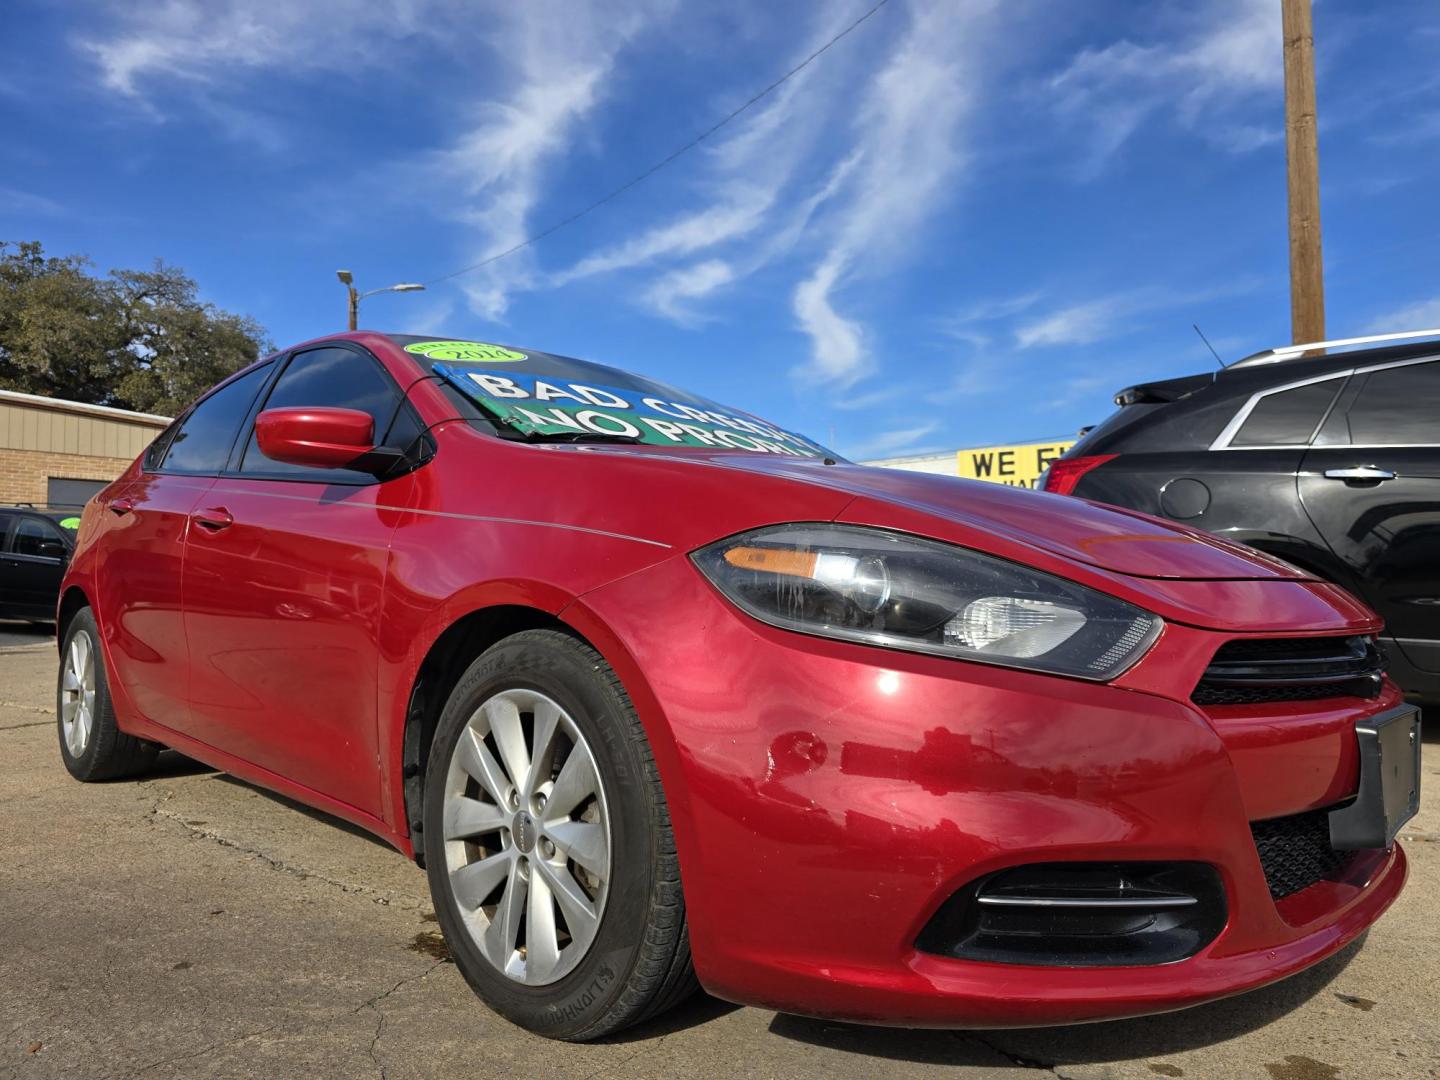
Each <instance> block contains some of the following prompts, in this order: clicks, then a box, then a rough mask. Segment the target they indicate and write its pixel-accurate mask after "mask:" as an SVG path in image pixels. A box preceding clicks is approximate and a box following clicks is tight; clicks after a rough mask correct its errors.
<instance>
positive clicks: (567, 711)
mask: <svg viewBox="0 0 1440 1080" xmlns="http://www.w3.org/2000/svg"><path fill="white" fill-rule="evenodd" d="M423 825H424V828H423V836H424V850H425V865H426V867H427V871H426V872H427V874H428V875H429V880H430V891H431V895H432V897H433V898H434V902H435V911H436V914H437V917H438V918H439V921H440V926H441V929H442V930H443V931H444V933H445V939H446V941H447V943H448V944H449V946H450V950H451V954H452V955H453V956H454V958H455V961H456V963H457V965H458V966H459V968H460V971H461V972H462V974H464V976H465V978H466V980H467V981H468V982H469V983H470V985H471V987H472V988H473V989H474V990H475V992H476V993H477V994H478V995H479V996H480V997H481V998H482V999H483V1000H484V1001H485V1002H486V1003H487V1004H488V1005H490V1007H491V1008H493V1009H495V1010H496V1011H497V1012H499V1013H501V1014H502V1015H504V1016H505V1017H507V1018H509V1019H510V1020H512V1021H514V1022H515V1023H517V1024H519V1025H520V1026H522V1027H524V1028H527V1029H529V1030H531V1031H534V1032H536V1033H538V1034H541V1035H546V1036H549V1037H551V1038H556V1039H568V1040H574V1041H580V1040H587V1039H595V1038H599V1037H601V1036H603V1035H606V1034H609V1033H611V1032H614V1031H617V1030H619V1029H620V1028H623V1027H627V1026H629V1025H631V1024H635V1023H638V1022H640V1021H642V1020H644V1019H647V1018H648V1017H650V1016H653V1015H655V1014H656V1013H658V1012H660V1011H662V1010H663V1009H666V1008H668V1007H669V1006H671V1005H672V1004H675V1003H676V1002H678V1001H679V1000H681V999H682V998H683V997H684V996H685V995H686V994H688V993H689V992H690V991H691V990H693V989H694V987H695V981H694V975H693V971H692V968H691V964H690V948H689V940H688V937H687V935H686V930H685V903H684V898H683V896H682V894H681V889H680V874H679V865H678V862H677V859H676V856H675V842H674V837H673V835H672V833H671V830H670V819H669V813H668V810H667V808H666V804H665V797H664V793H663V792H662V790H661V787H660V779H659V775H658V773H657V772H656V769H655V763H654V760H653V758H652V757H651V754H650V746H649V743H648V742H647V740H646V738H645V733H644V730H643V729H642V727H641V725H640V721H639V718H638V717H637V716H636V715H635V710H634V708H633V707H632V706H631V704H630V700H629V698H628V697H627V696H626V694H625V691H624V688H623V687H622V686H621V685H620V681H619V679H618V678H617V677H616V676H615V673H614V672H613V671H612V670H611V669H610V667H609V665H607V664H606V663H605V661H604V660H603V659H602V658H601V657H600V655H599V654H598V653H596V652H595V651H594V650H593V649H591V648H590V647H589V646H588V645H585V644H584V643H582V642H580V641H577V640H576V639H575V638H573V637H570V636H569V635H567V634H563V633H560V632H558V631H553V630H527V631H525V632H523V633H520V634H516V635H515V636H513V637H510V638H507V639H505V640H504V641H502V642H500V643H499V644H498V645H496V646H494V647H493V648H491V649H490V650H489V651H487V652H486V653H485V654H484V655H482V656H481V657H480V658H479V659H477V660H476V661H475V662H474V663H473V664H471V665H470V667H469V669H468V670H467V671H466V672H465V674H464V675H463V676H461V678H460V681H459V682H458V683H457V684H456V686H455V689H454V691H453V692H452V693H451V695H450V699H449V701H448V702H447V704H446V706H445V710H444V712H443V713H442V714H441V718H440V723H439V726H438V727H437V729H436V732H435V740H434V743H433V744H432V746H431V752H430V760H429V764H428V767H427V770H426V781H425V805H424V815H423Z"/></svg>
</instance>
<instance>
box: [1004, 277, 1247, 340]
mask: <svg viewBox="0 0 1440 1080" xmlns="http://www.w3.org/2000/svg"><path fill="white" fill-rule="evenodd" d="M1260 284H1261V280H1260V279H1258V278H1256V277H1253V276H1239V277H1235V278H1232V279H1230V280H1228V281H1224V282H1221V283H1219V284H1217V285H1211V286H1204V287H1197V288H1192V289H1179V288H1170V287H1164V288H1162V287H1158V286H1146V287H1143V288H1138V289H1125V290H1121V291H1119V292H1114V293H1110V294H1109V295H1106V296H1099V297H1095V298H1092V299H1090V300H1084V301H1081V302H1079V303H1074V304H1068V305H1066V306H1064V307H1061V308H1058V309H1056V310H1054V311H1051V312H1049V313H1048V314H1045V315H1042V316H1040V317H1038V318H1035V319H1031V320H1028V321H1026V322H1024V323H1021V324H1020V325H1018V326H1016V327H1015V328H1014V334H1015V344H1016V345H1017V346H1019V347H1020V348H1022V349H1029V348H1034V347H1037V346H1047V345H1090V344H1093V343H1094V342H1097V341H1104V340H1106V339H1108V338H1115V337H1121V336H1123V335H1125V334H1129V333H1133V332H1134V331H1135V330H1138V329H1140V322H1139V317H1140V316H1142V315H1146V314H1149V313H1151V312H1155V311H1166V310H1172V309H1174V308H1177V307H1184V308H1186V309H1187V315H1193V314H1195V313H1197V310H1198V308H1197V306H1198V305H1200V304H1205V303H1209V302H1210V301H1213V300H1223V299H1226V298H1229V297H1234V296H1241V295H1244V294H1246V293H1250V292H1253V291H1254V290H1255V289H1256V288H1257V287H1259V285H1260ZM1185 325H1189V319H1188V318H1187V319H1186V321H1185Z"/></svg>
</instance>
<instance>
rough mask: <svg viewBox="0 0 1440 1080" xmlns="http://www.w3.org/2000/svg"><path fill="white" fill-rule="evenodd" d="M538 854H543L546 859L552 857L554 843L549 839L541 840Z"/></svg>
mask: <svg viewBox="0 0 1440 1080" xmlns="http://www.w3.org/2000/svg"><path fill="white" fill-rule="evenodd" d="M540 854H541V855H544V856H545V858H547V859H553V858H554V857H555V845H554V844H552V843H551V842H550V841H549V840H541V841H540Z"/></svg>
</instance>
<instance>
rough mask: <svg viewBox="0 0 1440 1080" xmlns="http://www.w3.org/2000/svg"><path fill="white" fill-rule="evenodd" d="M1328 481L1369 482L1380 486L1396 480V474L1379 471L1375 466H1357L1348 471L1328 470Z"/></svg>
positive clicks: (1326, 474) (1326, 472)
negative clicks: (1382, 482)
mask: <svg viewBox="0 0 1440 1080" xmlns="http://www.w3.org/2000/svg"><path fill="white" fill-rule="evenodd" d="M1325 478H1326V479H1327V480H1344V481H1347V482H1349V481H1355V480H1358V481H1361V482H1362V483H1363V482H1365V481H1369V482H1370V483H1372V484H1378V483H1380V481H1382V480H1394V479H1395V474H1394V473H1393V472H1391V471H1390V470H1389V469H1377V468H1376V467H1375V466H1374V465H1356V466H1353V467H1351V468H1348V469H1326V470H1325Z"/></svg>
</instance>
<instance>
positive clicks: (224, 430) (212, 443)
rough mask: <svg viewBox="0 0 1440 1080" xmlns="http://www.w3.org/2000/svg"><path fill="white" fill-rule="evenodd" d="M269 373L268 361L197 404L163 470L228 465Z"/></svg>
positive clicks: (203, 469) (199, 470)
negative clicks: (240, 431)
mask: <svg viewBox="0 0 1440 1080" xmlns="http://www.w3.org/2000/svg"><path fill="white" fill-rule="evenodd" d="M269 373H270V365H268V364H267V365H265V366H264V367H259V368H255V369H254V370H253V371H247V372H246V373H245V374H244V375H241V376H240V377H239V378H238V379H236V380H234V381H233V382H230V383H226V384H225V385H224V386H222V387H221V388H220V389H219V390H216V391H215V392H214V393H212V394H211V395H210V396H209V397H207V398H205V399H204V400H203V401H201V402H200V404H199V405H196V406H195V408H194V409H193V410H192V411H191V413H190V415H189V416H187V417H186V418H185V419H184V420H183V421H181V423H180V427H179V428H178V429H177V430H176V432H175V435H174V437H173V438H172V439H171V440H170V445H169V447H168V448H167V449H166V452H165V458H164V460H163V461H162V463H161V466H160V467H161V469H162V470H163V471H164V472H175V473H199V474H202V475H205V474H214V473H218V472H220V470H221V469H223V468H225V462H226V460H227V459H228V458H229V457H230V448H231V447H232V446H234V445H235V435H236V433H237V432H238V431H239V430H240V424H241V422H242V421H243V420H244V419H245V414H246V413H248V412H249V411H250V403H251V402H252V401H254V400H255V394H256V392H257V391H258V390H259V389H260V386H261V384H262V383H264V381H265V377H266V376H267V375H268V374H269Z"/></svg>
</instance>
